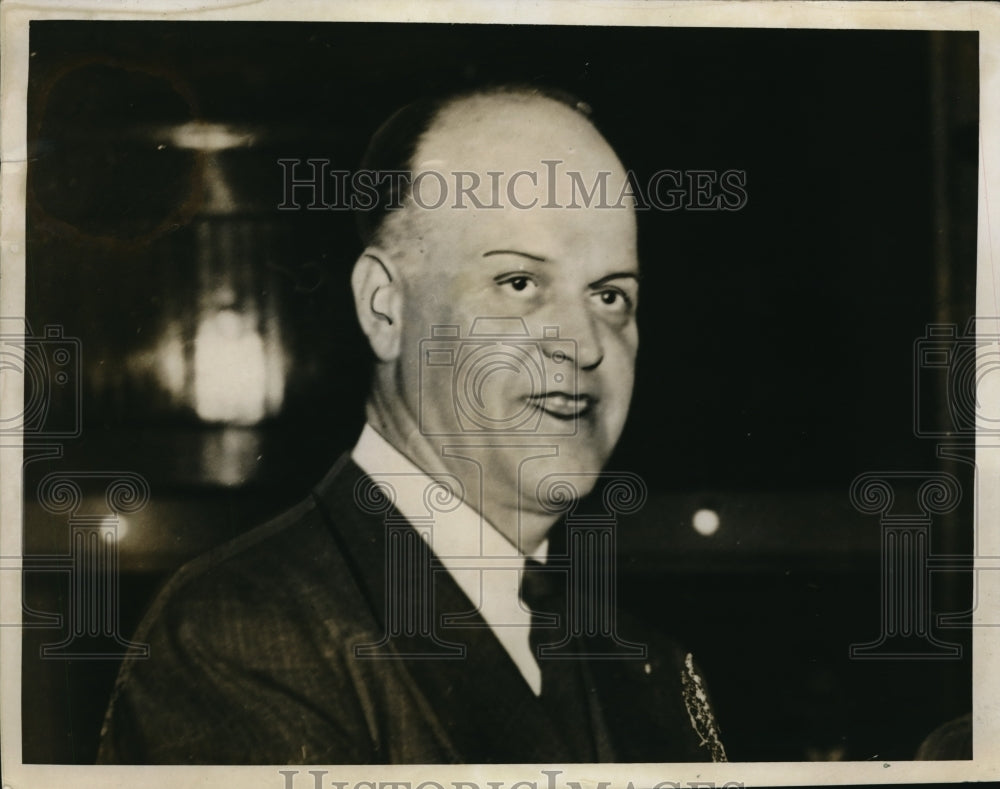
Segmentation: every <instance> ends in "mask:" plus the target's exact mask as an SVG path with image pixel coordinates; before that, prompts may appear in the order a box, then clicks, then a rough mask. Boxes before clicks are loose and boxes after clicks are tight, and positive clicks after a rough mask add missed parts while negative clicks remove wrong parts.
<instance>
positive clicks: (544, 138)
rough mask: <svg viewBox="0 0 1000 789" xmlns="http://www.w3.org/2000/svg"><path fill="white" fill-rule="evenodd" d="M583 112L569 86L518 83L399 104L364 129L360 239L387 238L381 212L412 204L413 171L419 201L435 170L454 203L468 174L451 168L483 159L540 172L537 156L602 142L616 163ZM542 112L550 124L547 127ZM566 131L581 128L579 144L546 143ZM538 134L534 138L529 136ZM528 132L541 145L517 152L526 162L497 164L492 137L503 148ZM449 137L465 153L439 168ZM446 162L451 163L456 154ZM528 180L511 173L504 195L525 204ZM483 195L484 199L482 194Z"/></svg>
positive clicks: (472, 167)
mask: <svg viewBox="0 0 1000 789" xmlns="http://www.w3.org/2000/svg"><path fill="white" fill-rule="evenodd" d="M590 116H591V109H590V107H589V105H587V104H586V103H585V102H583V101H581V100H579V99H577V98H576V97H574V96H572V95H571V94H569V93H566V92H563V91H559V90H553V89H549V88H538V87H530V86H523V85H504V86H498V87H490V88H483V89H479V90H475V91H468V92H463V93H457V94H453V95H448V96H443V97H436V98H425V99H421V100H418V101H415V102H412V103H410V104H408V105H406V106H405V107H402V108H400V109H399V110H397V111H396V112H394V113H393V114H392V115H391V116H390V117H389V118H388V119H387V120H386V121H385V122H384V123H383V124H382V125H381V126H380V127H379V129H378V130H377V131H376V132H375V134H374V135H373V136H372V139H371V142H370V143H369V145H368V148H367V150H366V151H365V155H364V157H363V159H362V162H361V166H360V168H359V170H360V172H363V173H366V174H370V175H371V176H372V178H373V180H375V183H374V184H372V185H371V189H370V190H369V191H367V192H366V194H365V195H364V197H363V198H362V199H360V200H359V201H358V202H360V204H361V205H362V206H363V210H360V211H358V212H357V214H356V219H357V225H358V232H359V235H360V237H361V241H362V243H363V244H364V245H366V246H367V245H369V244H379V245H385V244H387V243H388V241H389V235H388V232H386V231H387V228H386V224H387V220H388V219H390V218H392V217H395V216H397V215H398V214H400V213H401V211H400V209H402V208H403V207H405V206H410V207H413V205H414V201H413V200H412V199H411V198H412V196H413V190H412V186H413V181H414V178H418V179H419V180H418V188H419V189H420V191H421V195H420V196H419V197H422V198H424V199H421V200H419V204H420V205H421V206H426V205H428V204H433V203H435V202H436V197H435V193H434V190H435V188H436V187H437V186H438V185H439V183H440V182H439V181H438V180H437V178H438V176H442V177H445V178H446V179H447V180H448V181H449V183H448V184H447V187H448V188H449V189H450V190H451V194H450V195H449V197H450V198H452V199H451V201H450V204H454V202H455V200H454V198H455V197H460V196H459V195H457V194H456V192H457V190H458V189H461V188H467V187H468V186H469V183H470V181H469V179H468V177H466V178H465V179H462V180H461V181H460V182H458V183H456V182H455V178H454V177H453V176H451V173H454V172H470V171H472V172H476V171H479V170H481V169H482V165H483V164H484V162H488V163H489V167H488V168H487V169H489V170H493V171H500V172H504V173H505V174H506V176H508V177H509V176H511V175H513V174H514V173H517V172H519V171H520V170H521V169H527V170H529V171H530V172H534V173H537V174H538V175H539V176H540V177H542V178H543V179H544V177H545V176H546V175H547V174H548V168H547V167H546V165H543V164H541V162H542V161H544V160H546V159H548V160H563V161H564V160H565V159H566V158H567V156H568V155H571V154H574V153H576V152H578V151H579V150H588V149H590V146H593V148H592V150H594V151H599V150H603V152H604V153H606V154H607V155H608V161H610V162H612V163H614V164H616V165H618V166H619V167H620V163H619V162H618V160H617V157H616V156H615V154H614V151H612V150H611V148H610V146H608V144H607V143H606V141H605V140H604V139H603V137H601V135H600V133H599V132H598V131H597V129H596V128H595V127H594V125H593V123H592V121H591V119H590ZM545 120H549V121H550V122H551V124H552V125H551V127H550V128H548V130H547V129H546V125H545ZM571 131H576V132H579V133H581V135H582V139H583V140H585V142H584V144H583V148H582V149H581V148H580V147H577V146H573V145H572V144H569V145H566V146H562V147H559V146H556V147H551V146H548V143H551V142H553V141H555V142H558V140H559V138H560V137H562V136H563V135H564V134H566V133H567V132H571ZM539 136H541V139H537V138H538V137H539ZM531 137H535V138H536V139H535V140H533V142H535V143H542V144H543V145H545V146H546V147H544V148H542V149H540V150H538V151H536V155H535V156H534V157H522V158H524V159H526V161H524V162H522V164H525V165H526V168H519V167H510V166H508V167H507V168H506V170H501V167H500V165H501V161H500V159H499V158H498V156H497V155H496V154H497V153H498V151H495V150H494V149H493V147H494V145H495V144H497V143H501V142H506V143H507V144H508V145H507V147H508V148H510V147H517V146H518V145H521V144H523V143H524V142H526V141H527V140H528V139H530V138H531ZM456 139H457V140H458V141H459V142H460V146H461V150H462V152H463V153H464V154H466V156H465V161H464V167H458V166H456V167H455V168H453V169H452V170H451V171H450V172H445V171H444V170H442V169H441V168H439V167H437V164H438V163H443V162H444V161H445V160H446V159H449V158H451V157H450V156H442V155H441V154H442V152H444V153H449V154H451V153H457V152H458V150H459V149H456V148H454V147H453V143H454V141H455V140H456ZM567 142H568V141H567ZM463 143H464V145H463ZM484 148H485V150H484ZM521 153H525V154H526V153H527V151H525V150H523V149H522V151H521ZM454 164H455V165H458V164H459V162H458V161H457V159H456V160H455V161H454ZM508 164H512V162H509V163H508ZM424 165H427V166H426V167H425V166H424ZM429 176H430V177H429ZM449 176H451V177H449ZM488 178H489V177H488V176H484V178H483V179H482V180H483V181H484V182H485V181H487V180H488ZM528 185H529V179H527V178H526V177H524V176H522V177H520V178H519V179H517V184H516V186H515V187H514V191H513V192H512V194H511V195H510V197H511V199H510V200H507V202H511V201H514V202H520V204H521V205H525V204H526V202H527V201H525V200H523V199H520V198H521V197H522V196H523V195H524V191H525V189H526V188H527V187H528ZM506 186H507V185H506V184H505V183H500V184H499V187H500V190H501V192H502V191H503V190H504V189H505V188H506ZM619 193H620V192H616V193H615V194H619ZM504 196H505V195H501V197H504ZM488 197H489V195H487V198H488ZM613 197H614V196H612V198H613ZM462 202H464V203H465V204H468V203H469V202H470V200H469V198H467V197H466V198H464V199H462ZM485 202H487V203H488V202H489V199H487V200H486V201H485ZM543 202H545V201H543ZM445 205H449V203H447V202H446V203H445ZM400 226H402V227H406V225H405V224H404V223H403V222H398V225H397V227H396V228H392V231H393V232H398V230H400V229H401V228H400ZM403 232H404V234H405V233H406V232H407V231H406V230H403Z"/></svg>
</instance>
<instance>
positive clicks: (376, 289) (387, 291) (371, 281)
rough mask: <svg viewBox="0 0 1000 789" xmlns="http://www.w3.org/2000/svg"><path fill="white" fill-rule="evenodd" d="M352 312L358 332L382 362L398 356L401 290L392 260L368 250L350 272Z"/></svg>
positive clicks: (380, 250) (370, 248)
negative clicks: (356, 314)
mask: <svg viewBox="0 0 1000 789" xmlns="http://www.w3.org/2000/svg"><path fill="white" fill-rule="evenodd" d="M351 288H352V289H353V290H354V308H355V309H356V310H357V313H358V322H359V323H360V324H361V330H362V331H363V332H364V333H365V334H366V335H367V336H368V342H369V343H371V346H372V350H373V351H374V352H375V355H376V356H377V357H378V358H379V359H380V360H381V361H383V362H388V361H392V360H393V359H395V358H396V357H397V356H398V355H399V340H400V332H401V329H402V326H401V324H402V317H403V314H402V313H403V288H402V282H401V281H400V279H399V272H398V270H397V268H396V266H395V264H394V263H393V261H392V259H391V258H390V256H389V255H388V253H386V252H385V251H384V250H382V249H379V248H378V247H368V248H367V249H366V250H365V251H364V252H362V253H361V256H360V257H359V258H358V260H357V262H356V263H355V264H354V271H353V272H351Z"/></svg>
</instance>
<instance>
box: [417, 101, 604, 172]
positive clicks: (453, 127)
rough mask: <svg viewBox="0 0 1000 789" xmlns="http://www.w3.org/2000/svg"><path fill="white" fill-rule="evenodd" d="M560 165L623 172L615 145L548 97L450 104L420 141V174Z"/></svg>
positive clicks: (578, 116)
mask: <svg viewBox="0 0 1000 789" xmlns="http://www.w3.org/2000/svg"><path fill="white" fill-rule="evenodd" d="M552 160H558V161H560V162H563V163H566V164H567V165H570V166H573V167H577V168H579V169H587V170H609V171H611V170H620V169H621V164H620V162H619V161H618V157H617V156H616V155H615V153H614V151H613V150H612V149H611V146H610V145H608V143H607V142H606V141H605V140H604V138H603V137H602V136H601V134H600V133H599V132H598V131H597V129H596V128H595V127H594V126H593V124H591V123H590V121H589V120H588V119H587V118H586V117H585V116H584V115H583V114H581V113H580V112H578V111H576V110H574V109H572V108H570V107H568V106H566V105H565V104H563V103H561V102H559V101H556V100H554V99H550V98H548V97H545V96H532V95H521V94H511V95H506V94H500V95H473V96H468V97H465V98H462V99H459V100H456V101H455V102H453V103H452V104H449V105H448V106H446V107H445V108H444V109H442V110H441V112H440V113H439V114H438V116H437V117H436V118H435V119H434V121H433V122H432V123H431V125H430V127H429V128H428V130H427V131H426V132H425V133H424V135H423V136H422V137H421V140H420V144H419V145H418V146H417V150H416V152H415V156H414V164H415V165H416V169H417V170H418V171H419V170H421V169H430V168H435V167H438V168H440V167H451V168H453V169H462V170H468V171H472V172H482V173H485V172H487V171H490V170H494V171H505V172H506V171H509V172H510V173H513V172H516V171H519V170H528V171H540V170H543V169H544V168H545V167H546V165H545V164H544V162H545V161H552Z"/></svg>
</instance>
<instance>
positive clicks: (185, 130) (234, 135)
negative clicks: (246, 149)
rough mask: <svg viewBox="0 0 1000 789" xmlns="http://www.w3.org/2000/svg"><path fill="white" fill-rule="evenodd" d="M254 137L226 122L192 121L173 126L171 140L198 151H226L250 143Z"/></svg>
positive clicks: (178, 145) (179, 146)
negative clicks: (242, 132)
mask: <svg viewBox="0 0 1000 789" xmlns="http://www.w3.org/2000/svg"><path fill="white" fill-rule="evenodd" d="M252 140H253V137H252V135H250V134H240V133H238V132H237V131H236V130H235V129H233V128H232V127H231V126H227V125H226V124H224V123H206V122H205V121H191V122H190V123H185V124H182V125H181V126H176V127H174V128H173V130H172V133H171V135H170V141H171V142H172V143H173V144H174V145H176V146H177V147H178V148H193V149H195V150H198V151H224V150H226V149H227V148H237V147H239V146H241V145H248V144H249V143H250V142H252Z"/></svg>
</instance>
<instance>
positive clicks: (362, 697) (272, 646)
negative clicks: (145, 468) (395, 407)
mask: <svg viewBox="0 0 1000 789" xmlns="http://www.w3.org/2000/svg"><path fill="white" fill-rule="evenodd" d="M367 479H368V478H367V477H365V475H364V474H363V472H362V471H361V469H360V468H358V467H357V465H355V464H354V463H353V461H351V460H350V458H349V457H348V456H346V455H345V456H344V457H342V458H341V459H340V460H339V461H338V463H337V464H336V465H335V466H334V468H333V469H332V470H331V471H330V473H329V474H328V475H327V476H326V478H325V479H324V480H323V481H322V482H321V483H320V484H319V485H318V486H317V488H316V490H315V491H314V492H313V495H312V496H311V497H310V498H308V499H307V500H306V501H304V502H302V503H301V504H299V505H298V506H296V507H295V508H293V509H292V510H290V511H288V512H287V513H285V514H283V515H282V516H279V517H278V518H277V519H275V520H273V521H271V522H270V523H267V524H265V525H263V526H261V527H258V528H256V529H254V530H252V531H250V532H248V533H246V534H245V535H243V536H241V537H240V538H237V539H236V540H235V541H233V542H231V543H229V544H227V545H224V546H222V547H221V548H219V549H216V550H215V551H213V552H211V553H209V554H207V555H206V556H203V557H201V558H199V559H196V560H194V561H193V562H191V563H189V564H188V565H186V566H185V567H183V568H182V569H181V570H180V571H179V572H178V573H177V574H176V575H175V576H174V577H173V578H172V580H171V581H170V582H169V583H168V584H167V585H166V587H165V588H164V590H163V591H162V592H161V593H160V595H159V596H158V597H157V599H156V600H155V602H154V603H153V605H152V607H151V609H150V611H149V612H148V613H147V615H146V617H145V619H144V620H143V623H142V624H141V625H140V628H139V630H138V632H137V634H136V640H138V641H141V642H147V643H149V645H150V653H149V658H148V659H128V660H126V661H125V663H124V664H123V667H122V670H121V672H120V674H119V677H118V680H117V682H116V685H115V689H114V691H113V694H112V700H111V704H110V706H109V709H108V714H107V716H106V719H105V723H104V728H103V730H102V736H101V745H100V750H99V754H98V761H99V762H103V763H113V764H137V763H138V764H312V763H317V764H355V763H458V762H466V763H502V762H510V763H551V762H577V761H586V762H591V761H615V762H678V761H707V760H712V759H715V760H722V759H724V758H725V756H724V752H723V750H722V746H721V744H720V743H719V740H718V737H717V732H716V728H715V723H714V720H713V719H712V715H711V711H710V709H709V708H708V704H707V698H706V695H705V692H704V687H703V686H702V684H701V679H700V677H699V676H698V675H697V673H696V670H695V669H694V667H693V665H692V663H691V660H690V656H689V655H686V654H684V653H683V652H682V651H680V650H679V649H678V648H677V647H676V646H674V645H673V644H671V643H669V642H665V641H655V640H652V637H651V635H650V634H648V633H642V634H641V636H642V639H633V640H644V641H645V643H648V644H649V651H648V654H647V656H646V657H645V658H644V659H640V660H586V661H582V662H580V663H578V664H576V665H577V666H578V667H579V669H580V671H581V672H582V677H583V681H584V685H585V688H586V690H585V694H584V695H585V698H584V699H582V700H581V704H580V710H581V715H580V720H579V727H580V728H579V731H574V732H567V731H566V729H567V727H566V726H565V725H560V724H559V723H558V722H557V721H556V720H555V719H554V718H552V717H550V716H549V714H548V713H547V711H546V709H545V707H544V706H543V705H542V703H541V702H540V700H539V698H538V697H536V696H535V695H534V694H533V693H532V691H531V690H530V688H529V687H528V685H527V683H526V682H525V681H524V679H523V677H522V675H521V674H520V672H519V671H518V669H517V667H516V666H515V664H514V663H513V661H512V660H511V659H510V657H509V656H508V654H507V652H506V651H505V650H504V648H503V647H502V646H501V644H500V643H499V641H498V640H497V639H496V638H495V636H494V635H493V633H492V631H491V630H490V629H489V627H488V626H486V624H485V622H484V621H483V620H482V618H481V617H479V616H478V614H476V613H474V612H473V613H472V614H471V615H470V616H468V617H466V619H467V624H468V625H469V626H468V627H466V628H463V629H460V630H455V629H448V630H447V631H445V633H446V640H447V641H449V642H456V643H461V649H462V651H463V652H464V655H463V656H462V657H457V658H456V657H441V656H438V658H437V659H411V658H408V659H393V658H394V657H398V655H399V654H401V653H402V654H407V653H413V652H417V651H420V649H421V648H422V647H424V646H426V644H425V643H424V642H422V641H420V639H419V637H418V635H414V634H406V633H404V634H402V635H400V636H398V637H396V638H393V639H391V643H389V644H383V646H382V647H380V648H377V649H376V650H375V651H374V654H375V657H376V659H359V658H358V657H357V656H356V652H355V648H356V647H359V646H362V645H371V644H378V643H379V642H380V641H384V636H385V634H386V632H387V630H386V622H385V621H384V620H385V612H386V605H385V601H386V595H387V583H389V582H390V581H393V580H394V578H393V577H391V574H390V573H387V572H386V540H387V536H386V535H387V530H386V527H385V523H386V519H385V516H384V514H372V513H371V512H369V511H365V508H363V507H359V505H358V503H357V499H356V491H357V490H358V489H359V488H358V487H357V486H358V483H359V481H362V480H367ZM390 514H391V513H390ZM395 580H399V579H398V578H396V579H395ZM432 584H433V594H434V605H435V610H436V614H441V613H449V612H450V613H454V612H468V611H470V610H472V609H474V606H473V604H472V603H471V601H470V600H469V599H468V598H467V597H466V596H465V595H464V594H463V593H462V591H461V590H460V589H459V587H458V586H457V584H456V583H455V582H454V580H453V579H452V578H451V576H450V575H448V574H447V573H446V572H436V573H434V574H433V581H432ZM424 641H425V640H424ZM418 642H419V643H418ZM581 732H582V733H583V737H582V739H581V737H580V736H577V735H580V733H581ZM581 742H582V743H584V744H583V745H582V746H581Z"/></svg>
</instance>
